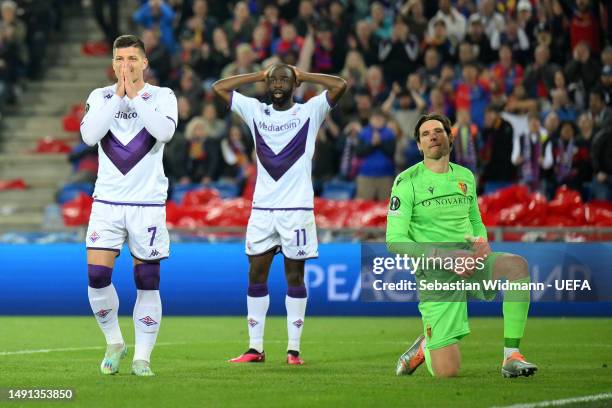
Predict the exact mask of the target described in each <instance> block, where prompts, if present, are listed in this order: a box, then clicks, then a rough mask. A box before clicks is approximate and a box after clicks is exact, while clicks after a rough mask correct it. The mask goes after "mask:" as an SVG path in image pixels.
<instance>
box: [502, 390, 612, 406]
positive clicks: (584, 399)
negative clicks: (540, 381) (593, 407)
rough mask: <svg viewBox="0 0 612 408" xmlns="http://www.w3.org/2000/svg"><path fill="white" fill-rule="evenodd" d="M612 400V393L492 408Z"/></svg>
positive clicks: (561, 404) (560, 404)
mask: <svg viewBox="0 0 612 408" xmlns="http://www.w3.org/2000/svg"><path fill="white" fill-rule="evenodd" d="M609 399H612V393H609V392H606V393H603V394H594V395H587V396H584V397H576V398H566V399H559V400H551V401H540V402H534V403H529V404H515V405H506V406H503V407H492V408H542V407H560V406H563V405H567V404H575V403H578V402H593V401H602V400H609Z"/></svg>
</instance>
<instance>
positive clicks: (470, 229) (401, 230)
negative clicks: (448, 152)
mask: <svg viewBox="0 0 612 408" xmlns="http://www.w3.org/2000/svg"><path fill="white" fill-rule="evenodd" d="M466 235H472V236H479V237H482V238H484V239H487V231H486V228H485V226H484V224H483V223H482V219H481V218H480V211H479V210H478V200H477V197H476V182H475V180H474V175H473V174H472V172H471V171H470V170H468V169H467V168H465V167H463V166H459V165H458V164H455V163H449V169H448V172H447V173H434V172H433V171H431V170H429V169H428V168H427V167H425V164H424V163H423V162H419V163H417V164H415V165H414V166H412V167H410V168H408V169H406V170H405V171H403V172H402V173H400V174H399V175H398V176H397V177H396V179H395V181H394V182H393V189H392V190H391V200H390V202H389V212H388V215H387V237H386V241H387V244H391V245H392V244H402V243H409V242H457V243H458V242H465V237H466Z"/></svg>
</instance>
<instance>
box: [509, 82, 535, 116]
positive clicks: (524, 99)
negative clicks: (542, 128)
mask: <svg viewBox="0 0 612 408" xmlns="http://www.w3.org/2000/svg"><path fill="white" fill-rule="evenodd" d="M505 110H506V111H507V112H509V113H514V114H517V115H527V113H529V112H531V111H537V110H538V101H537V100H536V99H533V98H530V97H529V95H527V92H526V91H525V87H524V86H523V85H517V86H515V87H514V90H513V91H512V95H510V96H509V97H508V100H507V102H506V105H505Z"/></svg>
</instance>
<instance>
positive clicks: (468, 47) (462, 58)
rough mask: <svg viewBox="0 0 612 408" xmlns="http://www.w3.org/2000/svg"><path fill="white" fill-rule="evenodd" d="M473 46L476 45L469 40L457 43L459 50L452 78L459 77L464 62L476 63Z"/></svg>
mask: <svg viewBox="0 0 612 408" xmlns="http://www.w3.org/2000/svg"><path fill="white" fill-rule="evenodd" d="M475 48H476V47H475V46H474V45H472V44H470V43H469V42H465V41H464V42H462V43H461V44H459V48H458V50H459V51H458V52H457V60H458V64H457V65H455V67H454V68H453V78H455V79H459V78H461V73H462V72H463V67H464V66H465V65H466V64H478V61H477V60H476V53H475V52H474V49H475Z"/></svg>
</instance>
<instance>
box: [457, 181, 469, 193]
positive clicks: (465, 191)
mask: <svg viewBox="0 0 612 408" xmlns="http://www.w3.org/2000/svg"><path fill="white" fill-rule="evenodd" d="M457 185H458V186H459V189H460V190H461V192H462V193H463V195H466V194H467V184H465V183H464V182H463V181H460V182H458V183H457Z"/></svg>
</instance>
